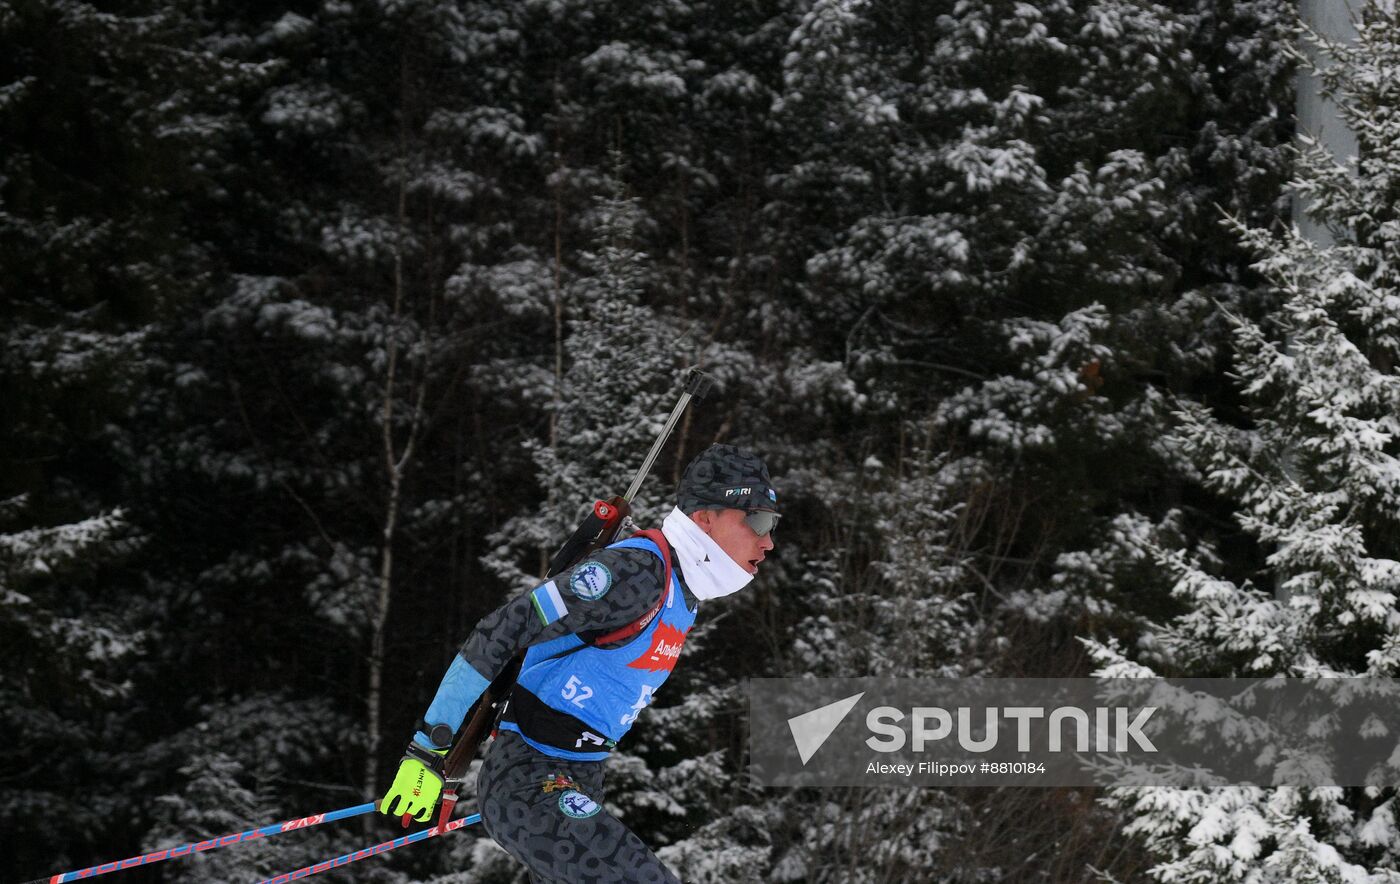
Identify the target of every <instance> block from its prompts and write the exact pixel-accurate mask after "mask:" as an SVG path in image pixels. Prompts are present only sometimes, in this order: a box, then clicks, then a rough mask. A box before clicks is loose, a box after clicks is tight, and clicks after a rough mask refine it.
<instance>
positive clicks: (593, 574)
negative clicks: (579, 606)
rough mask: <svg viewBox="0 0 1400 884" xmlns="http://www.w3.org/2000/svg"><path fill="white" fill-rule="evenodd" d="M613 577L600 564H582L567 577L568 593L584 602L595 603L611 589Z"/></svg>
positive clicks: (604, 566)
mask: <svg viewBox="0 0 1400 884" xmlns="http://www.w3.org/2000/svg"><path fill="white" fill-rule="evenodd" d="M612 582H613V576H612V572H611V571H609V570H608V566H607V565H604V564H603V563H602V562H584V563H583V564H582V565H579V566H578V567H577V568H575V569H574V573H573V575H572V576H571V577H569V591H570V592H572V593H573V594H574V595H576V596H578V597H579V598H581V599H583V600H584V601H586V602H593V601H597V600H598V599H600V598H602V597H603V596H605V595H607V594H608V590H609V589H612Z"/></svg>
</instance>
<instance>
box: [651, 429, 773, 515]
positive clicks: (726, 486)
mask: <svg viewBox="0 0 1400 884" xmlns="http://www.w3.org/2000/svg"><path fill="white" fill-rule="evenodd" d="M676 498H677V499H676V506H678V507H680V509H681V512H683V513H686V514H687V515H688V514H690V513H693V512H695V511H697V510H703V509H739V510H757V509H763V510H772V511H774V512H777V510H778V492H777V491H776V490H775V489H774V488H773V481H772V480H771V479H770V478H769V477H768V466H767V465H766V464H765V463H764V462H763V459H762V458H760V457H759V456H758V455H757V454H754V453H753V452H752V451H748V450H746V449H743V448H740V447H739V446H737V445H725V444H718V445H711V446H710V447H709V448H707V449H705V450H704V451H702V452H700V454H699V455H698V456H697V457H696V458H695V459H694V460H692V461H691V462H690V466H688V467H686V468H685V474H684V475H683V476H681V482H680V486H679V487H678V488H677V489H676Z"/></svg>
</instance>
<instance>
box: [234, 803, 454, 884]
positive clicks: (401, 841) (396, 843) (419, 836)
mask: <svg viewBox="0 0 1400 884" xmlns="http://www.w3.org/2000/svg"><path fill="white" fill-rule="evenodd" d="M479 822H481V814H479V813H474V814H472V815H471V816H467V817H462V818H461V819H460V820H453V821H452V822H450V823H448V824H447V825H445V826H433V827H432V828H431V829H424V830H422V831H421V832H414V833H413V834H412V835H403V836H401V837H398V838H395V839H393V840H392V841H385V842H384V843H383V844H376V845H374V846H373V847H366V848H365V849H364V850H357V851H355V852H354V853H347V854H344V855H342V856H338V857H336V858H335V859H328V860H326V861H325V862H319V863H316V864H315V865H314V866H306V867H304V868H300V869H297V870H296V871H295V872H288V873H286V874H285V875H278V876H277V877H275V878H263V879H262V880H260V881H258V884H288V882H291V881H300V880H301V879H302V878H309V877H311V876H312V875H319V874H320V873H321V872H326V871H330V870H331V869H338V868H340V867H341V866H344V865H349V864H350V863H353V862H359V861H360V860H362V859H368V858H369V857H371V856H379V855H380V854H382V853H388V852H389V851H391V850H395V849H397V848H399V847H405V846H407V845H409V844H413V843H414V842H417V841H422V840H424V839H425V838H432V837H435V836H437V835H442V834H445V833H447V832H455V831H457V830H458V829H460V828H462V827H463V826H470V825H472V824H474V823H479Z"/></svg>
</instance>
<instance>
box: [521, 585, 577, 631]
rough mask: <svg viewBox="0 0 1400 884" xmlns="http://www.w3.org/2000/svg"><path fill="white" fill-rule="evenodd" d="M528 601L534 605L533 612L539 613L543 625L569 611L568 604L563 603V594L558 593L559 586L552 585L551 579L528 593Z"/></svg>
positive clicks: (552, 621)
mask: <svg viewBox="0 0 1400 884" xmlns="http://www.w3.org/2000/svg"><path fill="white" fill-rule="evenodd" d="M530 602H531V604H533V605H534V606H535V613H536V614H538V615H539V618H540V622H541V623H543V624H544V625H545V626H548V625H549V624H551V623H554V622H555V621H557V620H559V619H560V618H562V617H563V616H564V615H565V614H567V613H569V608H568V606H567V605H565V604H564V598H563V596H561V595H560V594H559V587H557V586H555V585H554V581H553V580H551V581H549V582H548V583H546V584H545V585H544V586H541V587H540V588H539V589H536V590H535V591H534V592H532V593H530Z"/></svg>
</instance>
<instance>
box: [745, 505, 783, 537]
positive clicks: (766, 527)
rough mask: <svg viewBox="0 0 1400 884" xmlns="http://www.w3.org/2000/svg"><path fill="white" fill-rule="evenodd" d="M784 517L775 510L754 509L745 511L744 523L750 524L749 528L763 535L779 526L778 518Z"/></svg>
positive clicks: (760, 535)
mask: <svg viewBox="0 0 1400 884" xmlns="http://www.w3.org/2000/svg"><path fill="white" fill-rule="evenodd" d="M780 518H782V517H781V516H779V515H778V514H777V513H775V512H770V511H769V510H754V511H752V512H747V513H744V524H745V525H748V526H749V530H750V531H752V532H753V533H755V534H757V535H758V536H759V537H763V536H765V535H767V534H769V533H771V532H772V531H773V529H774V528H776V527H778V519H780Z"/></svg>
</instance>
